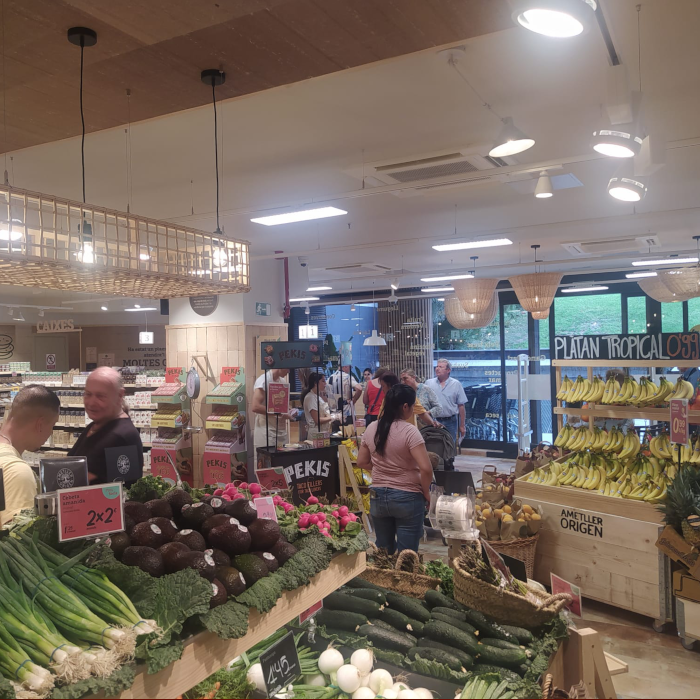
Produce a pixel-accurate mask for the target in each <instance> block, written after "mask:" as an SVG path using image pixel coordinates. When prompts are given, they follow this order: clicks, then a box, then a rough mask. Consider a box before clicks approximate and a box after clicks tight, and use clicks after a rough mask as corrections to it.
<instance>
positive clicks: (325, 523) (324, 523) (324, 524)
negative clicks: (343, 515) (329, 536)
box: [319, 520, 331, 530]
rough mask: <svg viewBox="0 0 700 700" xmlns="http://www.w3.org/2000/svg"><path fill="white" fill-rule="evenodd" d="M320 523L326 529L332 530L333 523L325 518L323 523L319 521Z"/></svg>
mask: <svg viewBox="0 0 700 700" xmlns="http://www.w3.org/2000/svg"><path fill="white" fill-rule="evenodd" d="M319 525H320V526H321V527H322V528H323V529H324V530H330V529H331V524H330V523H329V522H328V521H327V520H325V521H324V522H322V523H319Z"/></svg>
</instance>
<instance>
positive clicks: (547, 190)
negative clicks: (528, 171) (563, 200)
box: [535, 170, 554, 199]
mask: <svg viewBox="0 0 700 700" xmlns="http://www.w3.org/2000/svg"><path fill="white" fill-rule="evenodd" d="M553 195H554V192H552V180H551V178H550V177H549V175H548V174H547V171H546V170H543V171H542V172H541V173H540V177H539V179H538V180H537V185H536V187H535V197H537V199H548V198H549V197H552V196H553Z"/></svg>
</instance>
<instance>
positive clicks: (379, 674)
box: [369, 668, 394, 697]
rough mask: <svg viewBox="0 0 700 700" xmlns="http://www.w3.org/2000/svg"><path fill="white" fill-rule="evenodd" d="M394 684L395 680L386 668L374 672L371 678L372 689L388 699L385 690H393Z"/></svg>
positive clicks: (370, 685)
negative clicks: (392, 685)
mask: <svg viewBox="0 0 700 700" xmlns="http://www.w3.org/2000/svg"><path fill="white" fill-rule="evenodd" d="M393 682H394V679H393V678H392V677H391V674H390V673H389V671H387V670H386V669H385V668H378V669H376V670H374V671H372V673H371V674H370V677H369V687H370V688H372V690H373V691H374V692H375V693H376V694H377V695H384V697H386V695H385V693H384V690H385V689H386V688H391V684H392V683H393Z"/></svg>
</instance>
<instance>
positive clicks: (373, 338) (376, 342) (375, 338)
mask: <svg viewBox="0 0 700 700" xmlns="http://www.w3.org/2000/svg"><path fill="white" fill-rule="evenodd" d="M393 293H394V290H393V289H392V294H393ZM372 306H373V308H376V307H374V282H372ZM362 344H363V345H369V346H370V347H380V346H382V345H386V340H384V338H382V337H381V336H380V335H377V329H376V328H373V329H372V335H370V336H369V338H365V342H364V343H362Z"/></svg>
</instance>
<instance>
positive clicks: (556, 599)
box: [538, 593, 573, 612]
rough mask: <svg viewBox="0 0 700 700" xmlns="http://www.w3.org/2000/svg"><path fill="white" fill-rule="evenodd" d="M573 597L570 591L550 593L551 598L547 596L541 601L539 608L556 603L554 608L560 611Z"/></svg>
mask: <svg viewBox="0 0 700 700" xmlns="http://www.w3.org/2000/svg"><path fill="white" fill-rule="evenodd" d="M572 600H573V598H572V597H571V596H570V595H569V594H568V593H557V594H556V595H550V596H549V598H545V599H544V600H543V601H542V602H541V603H539V605H538V607H539V608H548V607H549V606H550V605H552V604H554V609H555V611H556V612H559V611H560V610H561V609H562V608H563V607H564V606H565V605H566V604H567V603H570V602H571V601H572Z"/></svg>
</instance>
